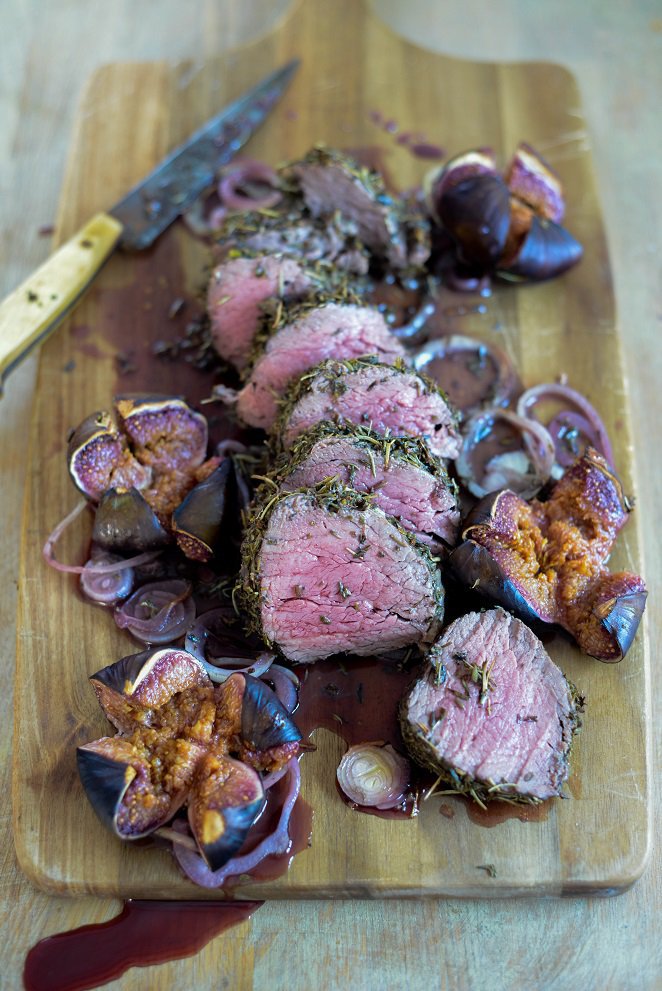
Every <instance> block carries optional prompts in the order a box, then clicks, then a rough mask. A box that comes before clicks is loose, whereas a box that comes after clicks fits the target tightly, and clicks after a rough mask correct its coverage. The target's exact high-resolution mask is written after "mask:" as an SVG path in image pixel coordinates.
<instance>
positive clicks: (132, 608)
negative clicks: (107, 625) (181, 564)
mask: <svg viewBox="0 0 662 991" xmlns="http://www.w3.org/2000/svg"><path fill="white" fill-rule="evenodd" d="M190 595H191V586H190V585H189V583H188V582H185V581H181V580H180V579H179V578H173V579H170V580H169V581H162V582H153V583H151V584H149V585H143V586H142V587H141V588H139V589H137V591H135V592H134V593H133V595H132V596H131V598H129V599H127V600H126V602H125V603H124V604H123V605H122V606H120V607H118V608H116V609H115V622H116V623H117V625H118V626H119V628H120V629H122V630H128V631H129V633H131V634H133V636H134V637H135V638H136V639H137V640H142V641H143V643H149V644H166V643H173V642H174V641H175V640H179V638H180V637H182V636H183V635H184V633H185V632H186V630H187V629H188V627H189V626H190V625H191V623H192V621H193V617H194V616H195V603H194V602H193V599H191V597H190Z"/></svg>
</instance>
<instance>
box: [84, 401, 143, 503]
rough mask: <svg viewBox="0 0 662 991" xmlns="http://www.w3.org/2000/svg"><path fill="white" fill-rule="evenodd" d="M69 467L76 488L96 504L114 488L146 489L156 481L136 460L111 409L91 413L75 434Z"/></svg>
mask: <svg viewBox="0 0 662 991" xmlns="http://www.w3.org/2000/svg"><path fill="white" fill-rule="evenodd" d="M67 466H68V468H69V474H70V475H71V479H72V481H73V483H74V485H75V486H76V488H77V489H79V490H80V491H81V492H82V493H83V495H84V496H85V497H86V498H87V499H90V500H91V501H92V502H98V500H99V499H100V498H101V496H102V495H103V494H104V492H105V491H106V490H107V489H108V488H110V487H111V486H118V487H122V488H129V487H131V486H133V487H135V488H136V489H144V488H147V486H148V485H150V483H151V481H152V469H151V468H150V467H148V466H146V465H142V464H140V462H139V461H137V460H136V459H135V458H134V457H133V455H132V454H131V452H130V451H129V449H128V446H127V443H126V439H125V438H124V437H123V436H122V435H121V434H120V432H119V431H118V429H117V427H116V425H115V423H114V420H113V417H112V414H111V413H109V412H108V411H107V410H99V411H97V412H96V413H91V414H90V416H88V417H86V418H85V419H84V420H83V422H82V423H81V424H79V426H78V427H77V428H76V429H75V430H74V431H73V433H72V434H71V437H70V438H69V443H68V445H67Z"/></svg>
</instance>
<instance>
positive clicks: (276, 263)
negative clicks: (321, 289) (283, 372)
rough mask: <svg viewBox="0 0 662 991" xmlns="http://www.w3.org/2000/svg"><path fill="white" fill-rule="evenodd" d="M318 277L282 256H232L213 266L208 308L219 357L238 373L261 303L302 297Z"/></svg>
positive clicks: (256, 325) (250, 342)
mask: <svg viewBox="0 0 662 991" xmlns="http://www.w3.org/2000/svg"><path fill="white" fill-rule="evenodd" d="M321 279H322V277H321V276H320V275H319V274H318V273H315V272H313V271H312V269H308V270H307V269H305V268H303V267H302V266H301V265H299V263H298V262H296V261H294V259H292V258H287V257H284V256H282V255H280V256H279V255H256V256H240V257H234V258H232V257H230V258H227V259H226V260H225V261H224V262H222V263H221V264H220V265H217V266H216V268H215V269H214V271H213V272H212V275H211V280H210V282H209V288H208V290H207V310H208V312H209V319H210V321H211V337H212V341H213V343H214V347H215V348H216V350H217V351H218V353H219V354H220V356H221V357H222V358H224V359H225V360H226V361H228V362H230V364H232V365H235V367H236V368H238V369H239V370H240V371H242V370H243V369H244V368H245V367H246V365H247V363H248V359H249V356H250V353H251V347H252V344H253V338H254V337H255V334H256V332H257V329H258V325H259V322H260V317H261V314H262V310H261V304H263V303H264V302H265V300H267V299H269V298H270V297H276V298H277V299H282V300H295V299H301V298H302V297H303V296H304V295H305V294H306V293H307V292H308V291H309V290H310V289H312V288H313V287H315V286H317V285H319V283H320V281H321Z"/></svg>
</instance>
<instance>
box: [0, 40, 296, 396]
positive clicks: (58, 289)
mask: <svg viewBox="0 0 662 991" xmlns="http://www.w3.org/2000/svg"><path fill="white" fill-rule="evenodd" d="M298 67H299V60H298V59H293V60H292V61H291V62H288V63H287V65H285V66H283V67H282V68H281V69H278V70H276V72H273V73H272V74H271V75H269V76H267V77H266V79H263V80H262V82H260V83H258V84H257V85H256V86H254V87H253V89H251V90H249V91H248V92H247V93H245V94H244V95H243V96H241V97H239V99H237V100H235V101H234V102H233V103H231V104H230V105H229V106H227V107H226V108H225V109H224V110H222V111H221V112H220V113H219V114H217V115H216V116H215V117H213V118H212V119H211V120H209V121H207V123H206V124H204V125H203V126H202V127H201V128H200V129H199V130H197V131H196V132H195V133H194V134H192V135H191V137H190V138H189V139H188V141H185V142H184V144H182V145H180V146H179V147H178V148H175V150H174V151H172V152H171V153H170V154H169V155H168V156H167V157H166V158H164V159H163V161H162V162H160V164H159V165H157V166H156V168H155V169H154V170H153V171H152V172H150V174H149V175H148V176H146V177H145V178H144V179H143V180H142V182H140V183H139V184H138V185H137V186H135V187H134V188H133V189H132V190H131V191H130V192H129V193H127V195H126V196H125V197H124V199H121V200H120V201H119V203H116V204H115V206H113V207H111V209H110V210H108V212H106V213H98V214H97V215H96V216H95V217H92V219H91V220H89V221H88V222H87V223H86V224H85V225H84V226H83V227H82V228H81V229H80V230H79V231H78V233H77V234H74V236H73V237H72V238H71V239H70V240H69V241H67V242H65V244H63V245H62V246H61V247H60V248H59V249H58V250H57V251H56V252H55V253H54V254H53V255H51V257H50V258H48V259H47V260H46V261H45V262H44V264H43V265H42V266H41V267H40V268H38V269H37V270H36V272H34V273H33V274H32V275H30V276H29V277H28V278H27V279H26V280H25V282H23V283H22V284H21V285H20V286H19V287H18V288H17V289H14V291H13V292H12V293H10V294H9V296H7V298H6V299H5V300H4V301H3V302H2V303H0V394H1V392H2V384H3V383H4V380H5V378H6V377H7V375H8V374H9V373H10V372H11V371H12V370H13V369H14V368H15V367H16V366H17V365H18V364H19V363H20V362H21V361H22V360H23V358H25V357H26V355H27V354H28V353H29V352H30V351H31V350H32V348H34V347H35V346H36V345H37V344H40V343H41V342H42V341H44V340H45V339H46V338H47V337H48V336H49V334H51V333H52V332H53V331H54V330H55V328H56V327H57V326H58V324H59V323H60V322H61V321H62V320H63V319H64V317H65V316H66V315H67V314H68V313H69V312H70V311H71V310H72V309H73V308H74V306H76V304H77V303H78V302H79V300H80V299H81V297H82V296H83V294H84V293H85V291H86V289H87V288H88V286H89V285H90V283H91V282H92V280H93V279H94V278H95V276H96V275H97V273H98V272H99V271H100V269H101V267H102V266H103V265H104V263H105V262H106V261H107V260H108V258H109V257H110V255H111V254H112V253H113V251H114V250H115V248H116V247H119V248H122V249H123V250H125V251H142V250H143V249H144V248H148V247H149V246H150V245H151V244H152V243H153V242H154V241H155V240H156V238H157V237H158V236H159V234H161V233H163V231H164V230H166V228H167V227H169V226H170V224H172V223H173V221H174V220H176V218H177V217H178V216H179V215H180V213H181V212H182V211H183V210H185V209H186V208H187V207H188V206H190V205H191V203H193V201H194V200H195V199H196V198H197V197H198V196H199V195H200V194H201V193H202V192H203V191H204V190H205V189H207V188H208V187H209V186H210V185H211V184H212V182H213V181H214V177H215V175H216V172H217V170H218V169H219V168H220V166H222V165H225V164H227V163H228V162H229V161H230V160H231V159H232V158H233V157H234V155H235V154H236V153H237V152H238V151H239V149H240V148H242V147H243V145H245V144H246V142H247V141H248V139H249V138H250V137H251V136H252V134H253V133H254V132H255V131H256V130H257V128H258V127H259V126H260V124H261V123H262V122H263V121H264V119H265V118H266V117H267V116H268V114H269V113H270V111H271V109H272V108H273V106H274V104H275V103H276V102H277V101H278V100H279V99H280V97H281V96H282V95H283V93H284V91H285V89H286V88H287V86H288V84H289V82H290V80H291V79H292V76H293V75H294V73H295V72H296V70H297V69H298Z"/></svg>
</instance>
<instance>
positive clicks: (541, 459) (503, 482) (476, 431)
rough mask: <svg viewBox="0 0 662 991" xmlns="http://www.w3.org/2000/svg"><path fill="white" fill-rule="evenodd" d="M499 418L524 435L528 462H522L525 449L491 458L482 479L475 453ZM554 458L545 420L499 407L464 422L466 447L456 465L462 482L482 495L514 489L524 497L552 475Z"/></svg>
mask: <svg viewBox="0 0 662 991" xmlns="http://www.w3.org/2000/svg"><path fill="white" fill-rule="evenodd" d="M495 420H503V421H505V422H506V423H508V424H509V425H510V426H511V427H514V428H515V429H516V430H519V432H520V433H521V434H522V440H523V442H524V447H525V454H524V456H525V457H526V462H525V463H524V464H522V452H509V453H508V454H506V453H504V454H499V455H496V456H495V457H493V458H491V459H490V461H488V463H487V465H486V468H487V469H488V471H487V474H486V475H485V476H484V477H483V479H482V481H479V480H478V479H477V478H476V477H475V471H474V466H473V464H472V461H471V454H472V452H473V451H474V450H475V448H476V447H477V446H478V444H480V443H482V442H483V441H484V440H485V439H486V437H487V436H489V434H490V433H491V431H492V428H493V426H494V421H495ZM513 455H517V457H513ZM554 459H555V450H554V441H553V440H552V438H551V437H550V435H549V432H548V431H547V429H546V428H545V427H543V425H542V424H541V423H538V421H537V420H533V419H531V418H529V417H525V416H519V415H518V414H517V413H513V412H511V411H510V410H506V409H501V407H499V406H495V407H493V408H492V409H486V410H483V412H481V413H475V414H474V415H473V416H472V417H471V418H470V419H469V420H468V421H467V423H466V424H465V425H464V429H463V443H462V450H461V451H460V454H459V456H458V458H457V460H456V462H455V468H456V470H457V473H458V475H459V476H460V479H461V481H462V483H463V484H464V485H465V486H466V487H467V488H468V489H469V491H470V492H471V493H472V494H473V495H475V496H478V497H479V498H482V497H483V496H485V495H488V493H490V492H496V491H498V490H500V489H511V490H512V491H513V492H517V494H518V495H520V496H521V497H522V498H523V499H530V498H531V497H532V496H534V495H535V494H536V493H537V492H539V491H540V489H541V488H542V487H543V485H544V484H545V482H547V481H548V479H549V478H550V476H551V474H552V468H553V467H554ZM531 468H532V469H533V470H531Z"/></svg>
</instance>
